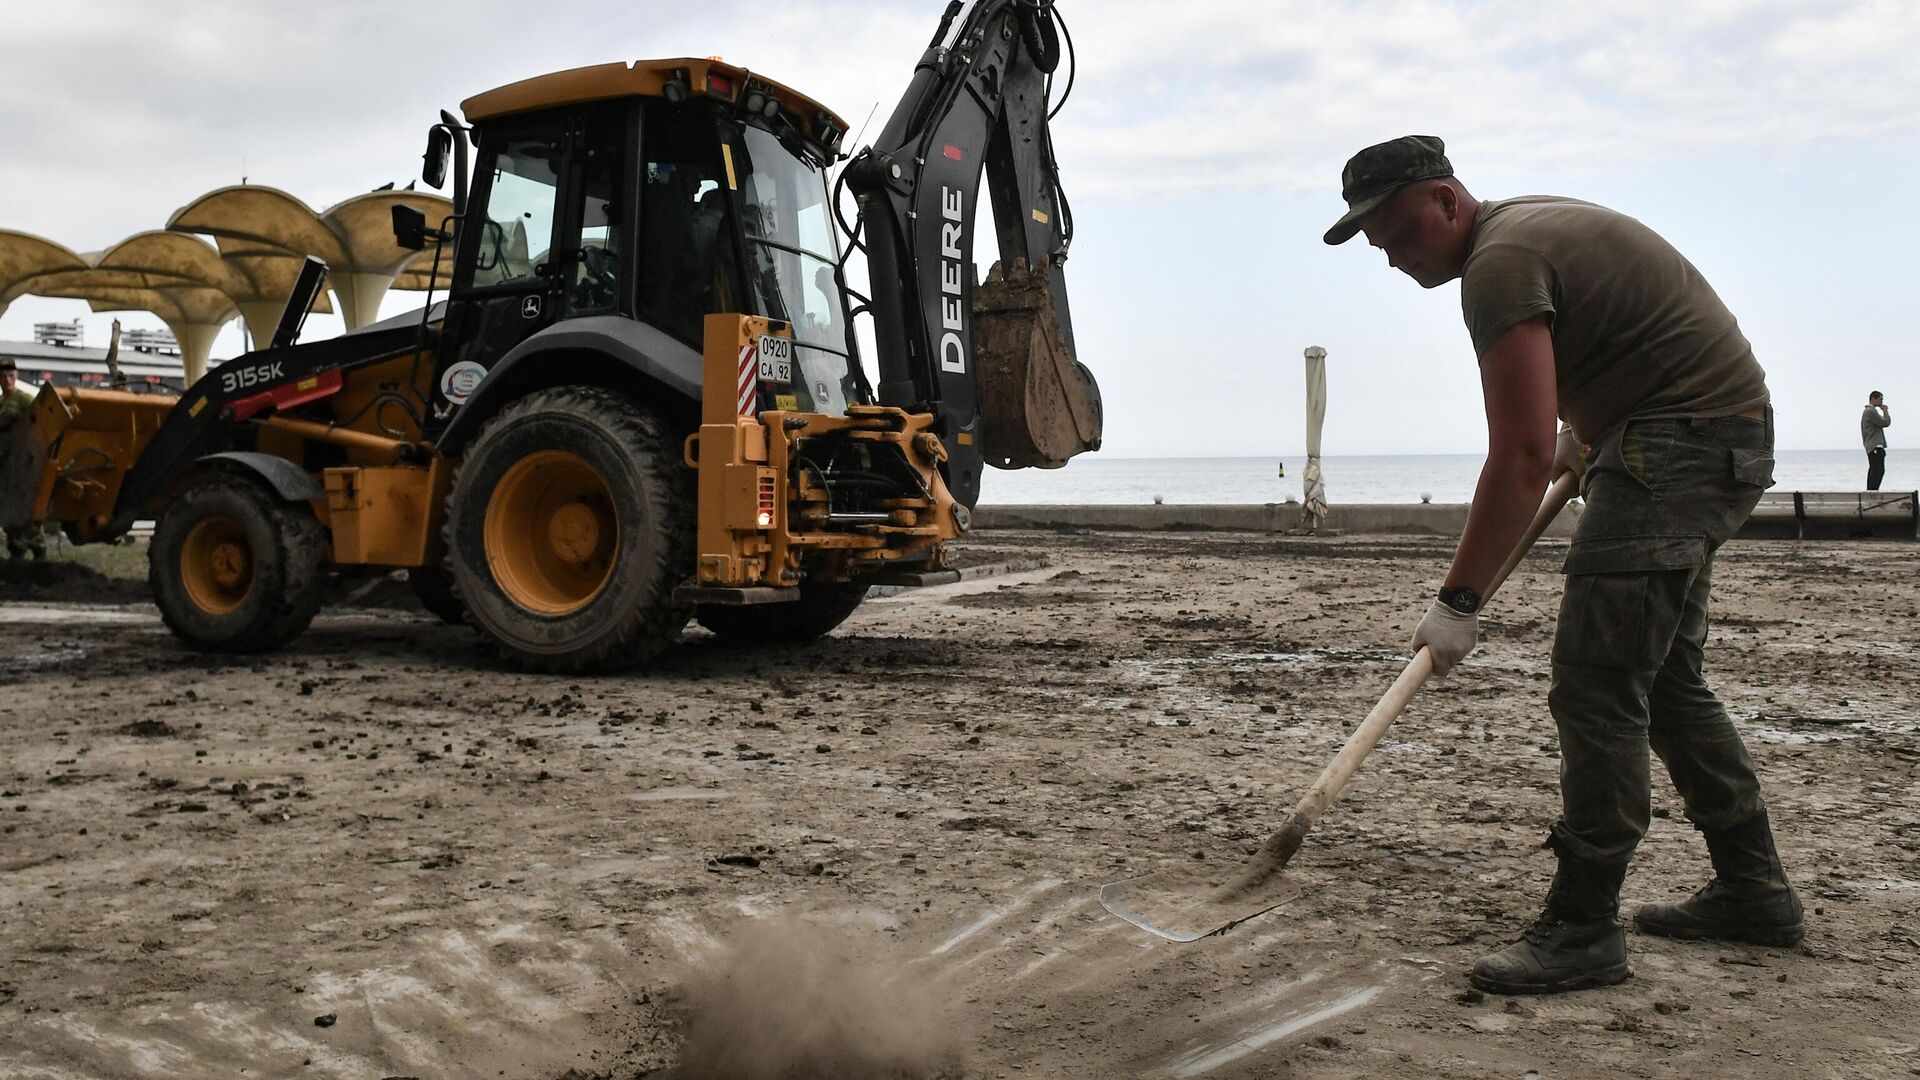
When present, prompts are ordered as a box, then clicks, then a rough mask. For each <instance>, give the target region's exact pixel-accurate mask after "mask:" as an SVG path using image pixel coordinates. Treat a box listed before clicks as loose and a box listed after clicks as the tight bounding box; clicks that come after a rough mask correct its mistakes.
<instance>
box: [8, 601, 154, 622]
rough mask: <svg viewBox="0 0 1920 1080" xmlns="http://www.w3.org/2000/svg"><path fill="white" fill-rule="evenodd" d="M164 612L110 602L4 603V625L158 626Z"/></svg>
mask: <svg viewBox="0 0 1920 1080" xmlns="http://www.w3.org/2000/svg"><path fill="white" fill-rule="evenodd" d="M159 622H160V613H159V612H158V611H155V610H154V609H152V608H145V609H139V608H124V607H115V606H112V605H108V604H62V605H57V606H56V605H53V604H0V624H7V623H62V624H72V623H93V624H110V623H120V624H126V625H137V624H140V623H153V624H155V625H158V624H159Z"/></svg>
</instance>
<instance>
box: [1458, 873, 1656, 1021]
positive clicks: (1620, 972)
mask: <svg viewBox="0 0 1920 1080" xmlns="http://www.w3.org/2000/svg"><path fill="white" fill-rule="evenodd" d="M1626 875H1627V864H1626V863H1613V864H1609V863H1598V862H1593V861H1590V860H1587V859H1580V858H1576V857H1574V856H1572V855H1567V854H1562V855H1561V856H1560V868H1559V870H1558V871H1557V872H1556V873H1555V874H1554V875H1553V889H1552V891H1550V892H1549V893H1548V894H1547V908H1546V910H1545V911H1544V912H1542V913H1541V914H1540V917H1539V918H1537V919H1535V920H1533V925H1532V926H1529V927H1527V931H1526V933H1525V934H1523V935H1521V938H1520V940H1519V941H1516V942H1514V943H1513V944H1511V945H1509V946H1507V947H1506V948H1504V949H1501V950H1500V951H1499V952H1496V953H1491V954H1489V955H1486V956H1483V957H1481V958H1480V961H1479V962H1478V963H1476V964H1474V965H1473V975H1472V981H1473V985H1475V986H1477V987H1479V988H1480V989H1482V990H1486V991H1488V992H1490V993H1495V994H1558V993H1562V992H1564V991H1567V990H1584V989H1586V988H1588V987H1591V986H1612V985H1613V984H1614V983H1617V982H1623V981H1625V980H1626V978H1627V976H1629V975H1631V974H1633V972H1632V969H1630V968H1628V967H1627V935H1626V931H1624V930H1622V929H1621V927H1620V921H1619V920H1618V919H1617V918H1615V916H1616V915H1618V914H1619V911H1620V882H1621V880H1622V879H1624V878H1625V877H1626Z"/></svg>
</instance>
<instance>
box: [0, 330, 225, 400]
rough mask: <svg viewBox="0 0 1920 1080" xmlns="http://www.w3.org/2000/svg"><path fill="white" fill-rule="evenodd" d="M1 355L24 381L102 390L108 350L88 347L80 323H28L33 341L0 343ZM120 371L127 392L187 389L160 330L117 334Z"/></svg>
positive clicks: (107, 378)
mask: <svg viewBox="0 0 1920 1080" xmlns="http://www.w3.org/2000/svg"><path fill="white" fill-rule="evenodd" d="M0 356H5V357H10V358H12V360H13V362H14V363H15V364H17V365H18V366H19V368H20V378H21V380H22V381H23V382H29V383H33V384H34V385H36V386H38V385H43V384H46V383H52V384H54V385H55V386H107V385H109V384H111V383H112V381H113V376H112V375H111V374H109V373H108V371H107V350H105V349H89V348H87V346H86V330H85V327H84V325H83V324H82V323H81V322H80V320H79V319H74V320H72V321H71V322H44V323H35V324H33V340H32V341H0ZM120 371H121V374H122V375H124V376H125V377H126V380H127V385H126V389H128V390H131V391H134V392H135V393H141V392H149V393H150V392H160V393H179V392H180V391H182V390H185V389H186V386H187V372H186V365H185V363H184V362H183V361H182V359H181V356H180V346H179V344H178V343H177V342H175V341H174V339H173V335H172V334H170V333H168V332H167V331H165V330H128V331H125V332H123V333H122V334H121V335H120Z"/></svg>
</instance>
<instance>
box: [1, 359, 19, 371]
mask: <svg viewBox="0 0 1920 1080" xmlns="http://www.w3.org/2000/svg"><path fill="white" fill-rule="evenodd" d="M18 370H20V365H19V364H16V363H14V362H13V357H11V356H0V371H18Z"/></svg>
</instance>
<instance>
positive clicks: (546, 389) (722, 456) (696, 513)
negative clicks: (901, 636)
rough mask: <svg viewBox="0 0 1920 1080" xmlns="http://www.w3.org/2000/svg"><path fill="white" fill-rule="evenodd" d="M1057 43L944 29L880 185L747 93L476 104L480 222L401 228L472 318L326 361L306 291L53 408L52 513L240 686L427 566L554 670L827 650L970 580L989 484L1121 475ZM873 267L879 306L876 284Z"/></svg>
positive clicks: (598, 84)
mask: <svg viewBox="0 0 1920 1080" xmlns="http://www.w3.org/2000/svg"><path fill="white" fill-rule="evenodd" d="M1062 29H1063V24H1061V23H1060V22H1059V20H1058V15H1057V13H1056V12H1055V11H1054V9H1053V5H1052V3H1050V2H1046V3H1042V2H1036V0H977V2H975V3H973V4H971V5H962V4H960V3H952V4H949V5H948V7H947V9H946V11H945V14H944V17H943V18H942V20H941V22H940V27H939V30H938V32H937V33H936V34H935V37H934V41H933V43H932V45H931V46H930V47H929V49H928V51H927V52H926V54H925V55H924V56H923V57H922V58H921V60H920V62H919V64H918V66H917V68H916V70H915V73H914V78H913V82H912V84H911V86H910V87H909V89H908V91H907V93H906V95H905V97H904V98H903V100H902V101H901V102H900V104H899V105H898V107H897V108H896V110H895V111H894V113H893V114H892V117H891V119H890V120H889V121H888V122H887V124H886V126H885V128H884V130H883V131H882V133H881V134H880V136H879V137H878V138H877V139H876V140H875V141H874V142H873V144H872V145H871V146H869V147H867V148H865V149H863V150H861V151H860V152H859V153H857V154H855V155H852V156H851V158H848V157H846V156H844V155H842V153H841V142H842V140H843V139H844V137H845V135H846V131H847V126H846V124H845V123H844V122H843V121H842V120H841V119H840V118H839V117H838V116H837V115H835V114H834V113H833V112H831V111H829V110H828V109H826V108H825V107H824V106H822V105H820V104H818V103H816V102H814V101H813V100H811V99H809V98H807V97H805V96H803V95H801V94H799V93H797V92H796V91H794V90H791V89H789V88H787V87H786V86H783V85H781V84H780V83H777V82H774V81H773V80H771V79H768V78H766V77H765V76H763V75H761V74H759V73H757V72H752V71H748V70H745V69H743V68H740V67H737V66H733V65H729V64H726V63H723V62H721V61H719V60H711V59H708V60H701V59H671V60H651V61H641V62H637V63H611V64H605V65H601V66H597V67H585V68H578V69H575V70H571V71H562V72H557V73H555V74H550V75H544V76H540V77H538V78H532V79H527V80H525V81H522V82H517V83H513V84H511V85H508V86H503V87H500V88H498V89H495V90H490V91H488V92H486V93H483V94H480V95H478V96H476V97H473V98H470V99H468V100H467V101H466V102H464V103H463V105H462V113H463V115H462V117H459V118H456V117H455V116H453V115H452V114H450V113H442V114H441V119H440V122H439V123H438V124H435V125H434V126H433V127H432V128H431V129H430V131H429V142H428V150H427V155H426V163H427V164H426V169H425V179H426V180H427V182H428V183H429V184H430V185H432V186H435V187H439V186H442V185H443V184H444V183H445V182H446V180H447V176H446V173H447V170H448V165H449V162H451V164H452V167H453V173H454V175H453V178H452V179H453V197H454V212H453V214H452V215H451V216H450V217H448V218H447V219H446V220H444V221H439V222H429V221H427V220H425V219H424V218H423V217H422V216H421V215H420V214H419V212H418V211H416V210H411V209H409V208H405V207H402V208H396V210H395V211H394V229H395V234H396V237H397V238H398V239H399V240H400V242H401V243H402V244H403V245H406V246H410V247H416V248H420V249H422V250H424V249H425V248H427V247H428V246H435V247H437V248H438V249H439V253H438V255H439V256H440V257H444V261H445V264H447V265H450V268H451V274H450V280H451V285H450V287H449V292H448V295H447V296H446V298H445V299H444V301H443V302H440V303H437V304H436V303H432V302H431V301H430V302H429V304H428V306H427V308H426V309H425V310H423V311H422V312H420V313H417V314H415V315H411V316H403V317H400V318H396V319H391V320H388V321H386V322H383V323H378V324H375V325H373V326H371V327H367V328H365V329H363V330H360V331H356V332H353V333H349V334H346V335H343V336H340V337H337V338H333V339H330V340H325V341H316V342H311V343H298V341H297V339H298V336H299V332H300V324H301V318H302V317H303V313H304V312H306V311H307V310H308V309H309V307H310V306H311V304H310V302H311V300H312V297H313V295H314V294H315V293H316V292H317V291H318V290H319V289H320V288H321V287H322V285H323V281H324V276H325V267H324V265H322V264H320V263H319V262H318V261H317V260H311V261H310V262H309V265H308V266H307V269H306V272H305V273H303V274H302V276H301V279H300V283H299V285H298V286H297V287H296V289H295V291H294V295H293V296H291V297H290V298H289V302H288V305H287V308H286V310H287V313H288V314H287V316H286V317H285V318H284V319H283V320H282V323H281V326H280V330H279V332H278V333H277V334H276V335H275V337H274V340H273V342H272V343H271V344H270V345H269V346H268V347H267V348H265V349H260V350H258V351H255V352H251V353H248V354H246V355H243V356H240V357H237V358H235V359H233V360H231V361H229V362H227V363H225V364H222V365H220V366H218V367H217V368H215V369H213V370H212V371H210V372H209V373H208V374H207V376H206V377H205V378H203V379H201V380H200V381H199V382H197V383H195V384H194V385H193V386H191V387H189V388H188V389H187V390H186V391H185V393H184V394H182V395H181V396H180V397H178V398H169V397H157V396H154V395H146V394H139V395H136V394H127V393H120V392H115V391H112V390H93V389H76V388H48V389H46V390H44V391H43V392H42V394H41V397H40V399H39V401H38V402H37V404H36V412H35V418H34V420H35V424H34V439H33V442H34V453H35V455H37V457H38V459H39V460H43V461H44V463H45V464H44V467H42V468H41V469H40V471H39V472H38V474H37V482H36V483H33V484H29V485H27V487H29V488H30V489H31V492H30V497H31V499H32V506H31V507H30V511H31V512H32V513H33V514H34V515H35V516H44V517H46V518H49V519H51V520H56V521H59V522H61V523H62V524H63V525H64V527H65V528H66V530H67V532H68V533H69V535H70V536H71V537H72V538H73V539H74V540H76V541H79V542H91V541H103V540H111V539H114V538H116V537H118V536H120V535H122V534H124V533H125V532H126V531H127V530H128V529H129V527H130V526H132V524H133V523H134V522H135V521H136V520H142V519H152V520H154V521H155V522H156V525H155V530H154V534H153V539H152V546H151V574H150V578H151V585H152V590H153V596H154V600H155V601H156V603H157V604H158V606H159V608H160V611H161V613H162V614H163V616H164V618H165V621H166V623H167V625H168V626H169V627H170V628H171V629H172V630H173V631H174V633H176V634H177V635H178V636H179V637H180V638H181V639H183V640H184V641H185V642H186V643H188V644H189V645H191V646H193V647H195V648H199V649H203V650H209V651H226V652H255V651H262V650H268V649H273V648H277V647H279V646H281V645H283V644H284V643H286V642H287V641H289V640H290V639H292V638H293V637H295V636H296V635H298V634H299V633H300V632H301V631H302V630H304V629H305V628H306V626H307V625H308V623H309V621H310V620H311V619H312V617H313V615H314V612H315V610H316V609H317V607H318V606H319V604H320V600H321V595H322V585H323V582H324V580H325V578H326V576H327V575H329V574H332V573H353V572H373V571H382V570H389V569H391V568H397V567H405V568H408V570H409V571H410V578H411V580H412V581H413V582H414V585H415V589H416V591H417V592H418V593H419V594H420V597H421V599H422V601H423V602H424V603H425V604H426V605H427V606H428V607H429V608H430V609H431V610H433V611H434V612H436V613H438V614H440V615H442V616H443V617H445V618H448V619H453V620H465V621H467V622H470V623H471V624H472V625H473V626H474V627H476V628H477V629H478V630H479V632H480V633H481V634H482V635H483V636H484V637H486V638H487V639H489V640H490V641H492V642H493V643H494V644H495V645H497V646H498V648H499V649H500V650H501V651H502V652H503V653H504V654H506V655H507V656H508V657H510V658H512V659H513V660H515V661H517V662H518V663H520V664H522V665H524V666H526V667H528V668H531V669H535V670H543V671H589V670H606V669H610V668H616V667H623V666H629V665H634V664H640V663H644V662H646V661H647V660H648V659H649V658H651V657H653V656H655V655H656V654H658V653H659V652H660V651H661V650H662V649H664V648H665V647H666V646H667V645H668V644H669V643H670V642H671V641H673V640H674V639H675V638H676V637H677V636H678V634H679V633H680V631H681V629H682V628H683V627H684V626H685V625H686V623H687V621H688V620H689V619H690V618H692V619H698V620H699V621H700V622H701V623H702V624H704V625H705V626H707V627H708V628H709V629H711V630H712V631H713V632H714V633H716V634H719V635H722V636H724V637H728V638H733V639H737V640H741V641H749V642H772V641H796V640H806V639H809V638H812V637H816V636H818V635H820V634H823V633H825V632H827V631H828V630H830V629H832V628H833V627H834V626H836V625H838V624H839V623H840V622H841V621H842V620H843V619H845V618H846V617H847V615H848V614H850V613H851V612H852V611H853V610H854V608H855V607H856V606H857V605H858V604H859V603H860V600H861V598H862V596H864V595H865V593H866V591H867V589H868V587H869V586H870V585H872V584H875V583H879V582H894V583H904V584H925V583H930V582H935V581H939V580H943V579H944V576H943V575H950V573H951V572H950V571H947V570H946V552H945V545H946V544H947V542H948V541H950V540H952V539H953V538H955V537H956V536H959V535H960V534H961V533H963V532H965V531H966V530H967V528H968V525H969V517H970V514H971V510H972V507H973V505H974V503H975V501H976V500H977V498H978V495H979V490H980V474H981V469H982V466H983V465H984V464H992V465H995V466H998V467H1002V468H1024V467H1031V466H1040V467H1051V466H1058V465H1060V464H1062V463H1064V462H1065V461H1066V460H1067V458H1069V457H1071V456H1072V455H1074V454H1077V453H1080V452H1082V451H1086V450H1091V449H1095V448H1097V447H1098V445H1099V441H1100V425H1101V418H1100V400H1099V392H1098V389H1097V387H1096V385H1095V383H1094V381H1093V378H1092V376H1091V375H1090V374H1089V373H1088V372H1087V370H1086V368H1085V367H1083V366H1081V365H1080V364H1079V363H1078V362H1077V361H1076V360H1075V357H1074V347H1073V334H1072V325H1071V320H1070V318H1069V315H1068V310H1067V306H1066V293H1065V279H1064V276H1063V267H1064V262H1065V258H1066V253H1067V247H1068V243H1069V241H1070V239H1071V233H1072V227H1071V218H1070V216H1069V215H1070V211H1069V208H1068V205H1067V203H1066V200H1065V198H1064V196H1063V195H1062V193H1061V189H1060V182H1059V175H1058V171H1057V169H1056V167H1055V162H1054V159H1053V149H1052V141H1051V139H1050V137H1049V133H1048V121H1049V114H1050V110H1052V109H1053V108H1055V104H1056V103H1052V102H1050V90H1051V85H1052V73H1053V71H1054V69H1055V67H1056V66H1057V65H1058V64H1059V61H1060V59H1061V52H1062V50H1061V46H1060V43H1061V40H1062V34H1061V31H1062ZM1069 44H1070V39H1069ZM470 147H471V148H472V149H473V150H474V151H475V153H476V154H477V157H476V158H475V159H474V163H473V166H472V167H471V168H470V167H469V148H470ZM842 163H844V168H842V169H841V171H840V174H839V177H838V183H837V184H834V185H829V183H828V177H829V175H830V171H831V170H832V168H833V167H834V166H835V165H836V164H842ZM983 184H984V185H985V186H986V187H987V189H988V191H989V193H990V195H991V200H990V201H991V207H992V213H993V219H994V227H995V230H996V236H997V239H998V244H999V251H1000V256H1001V259H1000V262H999V264H998V265H997V266H996V267H995V268H994V270H993V271H992V272H991V273H990V274H989V275H988V278H987V280H986V281H985V282H984V283H982V282H980V281H979V274H978V272H977V270H976V268H975V266H974V264H973V262H972V253H973V236H974V230H975V228H976V222H975V210H976V196H977V194H978V192H979V189H980V188H981V187H982V185H983ZM848 195H850V196H851V197H852V199H853V200H854V201H855V203H856V205H857V207H858V217H857V220H856V223H855V224H854V225H853V226H852V227H851V228H848V227H846V225H845V224H844V222H843V221H842V220H841V217H840V214H839V212H838V211H839V208H840V206H841V204H842V202H843V200H844V198H845V197H846V196H848ZM856 246H857V247H860V248H861V249H863V250H864V251H865V254H866V257H867V263H868V267H869V274H870V278H871V282H872V286H871V292H872V294H873V295H872V296H871V297H859V296H853V295H851V294H850V293H849V291H848V289H847V287H846V284H845V279H844V274H843V267H844V264H845V261H846V258H847V256H848V255H849V253H850V252H851V250H852V249H853V248H854V247H856ZM438 272H439V271H438V268H436V273H438ZM850 301H851V302H850ZM863 313H865V314H870V315H871V316H872V318H873V320H874V324H873V325H874V338H875V342H876V346H877V353H878V355H877V369H878V382H877V384H870V383H869V380H868V376H867V374H866V372H865V369H864V368H863V366H862V364H861V362H860V358H859V351H858V349H857V348H856V346H855V340H856V338H855V334H854V329H853V320H854V318H855V317H857V316H858V315H859V314H863Z"/></svg>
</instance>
